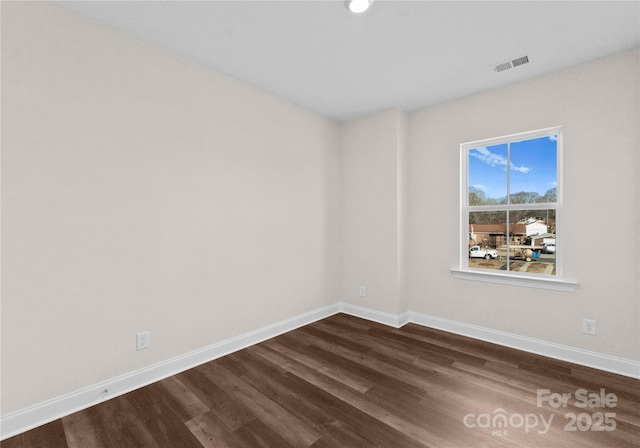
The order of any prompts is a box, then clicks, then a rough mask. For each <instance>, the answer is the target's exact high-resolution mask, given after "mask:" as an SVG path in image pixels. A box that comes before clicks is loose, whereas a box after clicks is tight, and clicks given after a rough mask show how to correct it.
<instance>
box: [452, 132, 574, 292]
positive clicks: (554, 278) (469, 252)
mask: <svg viewBox="0 0 640 448" xmlns="http://www.w3.org/2000/svg"><path fill="white" fill-rule="evenodd" d="M461 153H462V154H461V174H462V179H461V185H462V192H461V219H460V222H461V223H462V227H461V253H460V255H461V257H460V270H458V271H457V273H458V274H459V273H461V272H463V273H473V277H474V279H479V280H485V281H493V280H487V278H493V279H494V280H495V279H496V278H499V279H505V278H508V279H509V280H508V281H506V283H514V279H530V280H533V282H529V283H530V284H531V285H532V286H539V287H549V285H550V284H551V285H554V284H555V286H557V283H558V282H560V283H565V282H563V281H562V264H561V260H562V222H561V217H562V187H561V177H562V176H561V166H562V165H561V162H562V129H561V128H551V129H543V130H540V131H534V132H527V133H522V134H517V135H510V136H506V137H500V138H494V139H489V140H482V141H477V142H471V143H465V144H463V145H461ZM556 248H557V251H556ZM454 276H456V275H455V273H454ZM457 277H464V278H469V276H461V275H457ZM483 277H484V278H483ZM538 280H543V282H542V283H541V282H539V281H538ZM498 282H499V283H505V281H500V280H499V281H498ZM521 283H527V282H526V280H525V281H524V282H521ZM540 285H543V286H540ZM573 285H575V284H573ZM555 286H552V289H562V288H563V287H562V286H561V287H560V288H556V287H555Z"/></svg>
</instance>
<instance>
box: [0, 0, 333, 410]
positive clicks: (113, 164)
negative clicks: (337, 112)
mask: <svg viewBox="0 0 640 448" xmlns="http://www.w3.org/2000/svg"><path fill="white" fill-rule="evenodd" d="M339 181H340V179H339V125H338V124H336V123H334V122H332V121H330V120H327V119H325V118H323V117H320V116H318V115H315V114H312V113H310V112H307V111H306V110H304V109H302V108H300V107H298V106H295V105H292V104H290V103H287V102H285V101H283V100H280V99H278V98H275V97H273V96H271V95H268V94H266V93H263V92H261V91H258V90H257V89H254V88H252V87H249V86H247V85H244V84H242V83H240V82H237V81H234V80H232V79H230V78H227V77H225V76H222V75H220V74H218V73H216V72H214V71H212V70H208V69H205V68H203V67H201V66H198V65H196V64H194V63H192V62H189V61H188V60H186V59H182V58H180V57H178V56H174V55H172V54H169V53H167V52H165V51H162V50H160V49H158V48H156V47H154V46H152V45H148V44H145V43H143V42H141V41H138V40H136V39H134V38H132V37H130V36H128V35H126V34H124V33H121V32H119V31H116V30H114V29H110V28H107V27H105V26H102V25H99V24H97V23H96V22H93V21H91V20H89V19H86V18H84V17H82V16H80V15H77V14H76V13H74V12H71V11H69V10H67V9H65V8H62V7H60V6H58V5H55V4H51V3H33V2H15V3H14V2H8V3H7V2H3V4H2V267H3V272H2V274H3V275H2V276H3V282H2V361H3V362H2V414H3V415H6V414H8V413H11V412H13V411H16V410H19V409H22V408H24V407H27V406H29V405H33V404H37V403H40V402H43V401H45V400H47V399H51V398H54V397H57V396H59V395H62V394H66V393H69V392H72V391H75V390H78V389H80V388H82V387H86V386H90V385H93V384H95V383H98V382H101V381H104V380H107V379H110V378H114V377H116V376H118V375H121V374H125V373H128V372H131V371H134V370H136V369H140V368H142V367H144V366H148V365H151V364H154V363H157V362H160V361H164V360H167V359H169V358H171V357H174V356H178V355H182V354H184V353H187V352H189V351H191V350H195V349H198V348H201V347H204V346H207V345H209V344H213V343H215V342H217V341H221V340H225V339H228V338H231V337H233V336H236V335H239V334H243V333H246V332H248V331H252V330H254V329H256V328H259V327H262V326H265V325H268V324H272V323H274V322H278V321H281V320H283V319H286V318H289V317H291V316H296V315H298V314H301V313H304V312H307V311H310V310H315V309H318V308H320V307H323V306H326V305H327V304H332V303H335V302H336V301H337V300H338V299H339V277H338V272H339V261H340V260H339V256H338V253H339V252H338V250H339V249H338V248H339V242H340V240H339V219H338V216H339V196H338V193H339ZM143 330H148V331H150V334H151V338H150V339H151V348H149V349H148V350H145V351H140V352H136V351H135V334H136V332H139V331H143Z"/></svg>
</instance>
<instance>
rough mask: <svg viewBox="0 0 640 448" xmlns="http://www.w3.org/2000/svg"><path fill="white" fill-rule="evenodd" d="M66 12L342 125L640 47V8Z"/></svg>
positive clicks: (281, 6) (380, 3) (392, 0)
mask: <svg viewBox="0 0 640 448" xmlns="http://www.w3.org/2000/svg"><path fill="white" fill-rule="evenodd" d="M59 3H60V4H63V5H65V6H67V7H69V8H72V9H74V10H76V11H78V12H80V13H82V14H85V15H87V16H90V17H93V18H95V19H97V20H99V21H101V22H104V23H106V24H108V25H111V26H113V27H116V28H119V29H122V30H124V31H126V32H129V33H131V34H133V35H135V36H138V37H139V38H141V39H143V40H146V41H149V42H152V43H154V44H156V45H158V46H160V47H163V48H165V49H168V50H170V51H173V52H175V53H178V54H181V55H183V56H186V57H188V58H191V59H193V60H195V61H197V62H199V63H201V64H202V65H204V66H207V67H210V68H213V69H216V70H218V71H220V72H223V73H226V74H228V75H230V76H232V77H234V78H237V79H240V80H243V81H246V82H248V83H250V84H252V85H254V86H257V87H259V88H261V89H263V90H266V91H268V92H271V93H273V94H275V95H278V96H280V97H282V98H285V99H287V100H290V101H292V102H294V103H297V104H300V105H302V106H304V107H306V108H308V109H311V110H313V111H315V112H317V113H320V114H322V115H325V116H327V117H330V118H333V119H336V120H340V121H342V120H348V119H352V118H355V117H358V116H362V115H365V114H368V113H371V112H374V111H378V110H382V109H386V108H390V107H399V108H401V109H404V110H407V111H411V110H416V109H420V108H423V107H427V106H431V105H434V104H438V103H442V102H445V101H449V100H452V99H455V98H459V97H463V96H466V95H470V94H473V93H477V92H481V91H485V90H488V89H493V88H497V87H500V86H504V85H507V84H510V83H513V82H517V81H521V80H524V79H528V78H532V77H535V76H539V75H541V74H544V73H548V72H552V71H556V70H559V69H562V68H565V67H569V66H572V65H576V64H579V63H582V62H586V61H589V60H593V59H597V58H600V57H603V56H606V55H609V54H613V53H617V52H620V51H623V50H627V49H631V48H634V47H638V46H640V1H627V2H615V1H595V2H588V1H575V2H569V1H535V2H534V1H526V2H525V1H508V2H494V1H487V0H485V1H471V2H466V1H452V0H449V1H401V0H386V1H385V0H377V1H375V2H374V3H373V5H372V7H371V9H370V10H369V11H367V12H366V13H364V14H361V15H354V14H352V13H350V12H348V11H347V9H346V8H345V4H344V2H343V1H341V0H336V1H332V0H324V1H304V0H298V1H270V0H258V1H193V2H192V1H140V2H130V1H83V2H66V1H60V2H59ZM525 55H526V56H528V57H529V61H530V62H529V63H528V64H524V65H521V66H518V67H515V68H512V69H509V70H505V71H502V72H496V71H494V67H495V65H496V64H498V63H501V62H504V61H508V60H513V59H516V58H519V57H521V56H525Z"/></svg>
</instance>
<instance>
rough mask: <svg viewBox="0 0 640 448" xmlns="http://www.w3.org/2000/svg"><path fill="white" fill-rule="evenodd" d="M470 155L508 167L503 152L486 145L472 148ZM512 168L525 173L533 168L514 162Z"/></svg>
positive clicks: (494, 164) (491, 164) (483, 161)
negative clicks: (495, 150) (496, 152)
mask: <svg viewBox="0 0 640 448" xmlns="http://www.w3.org/2000/svg"><path fill="white" fill-rule="evenodd" d="M469 155H470V156H472V157H475V158H476V159H478V160H480V161H481V162H482V163H484V164H486V165H489V166H499V167H503V168H504V169H505V170H506V169H507V164H508V162H507V158H506V157H505V156H503V155H501V154H495V153H493V152H491V151H489V150H488V149H487V148H485V147H480V148H474V149H471V150H470V151H469ZM511 169H512V170H513V171H519V172H521V173H524V174H526V173H528V172H529V171H531V168H529V167H527V166H516V165H514V164H513V163H512V164H511Z"/></svg>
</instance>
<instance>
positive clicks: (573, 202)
mask: <svg viewBox="0 0 640 448" xmlns="http://www.w3.org/2000/svg"><path fill="white" fill-rule="evenodd" d="M638 55H639V52H638V50H635V51H630V52H626V53H623V54H619V55H615V56H612V57H609V58H606V59H602V60H598V61H594V62H591V63H588V64H584V65H580V66H576V67H573V68H570V69H568V70H564V71H561V72H557V73H553V74H550V75H547V76H543V77H540V78H537V79H533V80H530V81H526V82H522V83H518V84H515V85H512V86H509V87H506V88H502V89H498V90H492V91H488V92H485V93H482V94H479V95H474V96H471V97H468V98H464V99H461V100H458V101H453V102H450V103H447V104H443V105H440V106H437V107H432V108H429V109H426V110H423V111H420V112H416V113H413V114H411V115H410V118H409V157H408V166H409V172H408V182H409V190H408V193H407V194H408V198H409V202H408V211H409V215H408V226H409V244H408V257H409V258H408V260H409V297H410V300H411V302H410V306H409V307H410V309H411V310H412V311H416V312H420V313H424V314H427V315H430V316H435V317H439V318H444V319H451V320H454V321H458V322H462V323H466V324H470V325H477V326H481V327H485V328H490V329H494V330H498V331H504V332H508V333H513V334H517V335H521V336H525V337H531V338H535V339H539V340H543V341H549V342H553V343H556V344H561V345H566V346H570V347H575V348H579V349H584V350H589V351H593V352H599V353H603V354H608V355H611V356H617V357H622V358H626V359H632V360H638V359H639V357H640V345H639V344H640V299H639V297H640V286H639V281H638V272H639V268H640V265H639V261H638V260H640V257H639V256H638V254H639V249H640V248H639V245H638V231H639V226H638V222H640V221H639V219H640V215H639V208H638V205H639V191H638V189H639V186H640V184H639V181H638V169H639V168H640V165H639V154H640V150H639V149H640V146H639V143H640V142H639V138H640V137H639V133H638V127H639V123H640V116H639V98H640V97H639V92H638V86H639V84H640V83H639V81H640V79H639V69H638V67H639V65H638V63H639V60H638ZM558 125H561V126H564V185H565V188H564V203H565V208H564V236H563V240H562V241H563V244H564V246H563V247H559V249H560V250H563V254H564V256H565V258H564V271H565V277H566V278H567V279H569V280H576V281H578V284H579V285H578V289H577V291H576V292H574V293H562V292H553V291H544V290H540V289H526V288H521V287H514V286H505V285H495V284H488V283H479V282H471V281H464V280H455V279H453V278H452V277H451V275H450V273H449V270H450V268H454V267H457V266H458V252H457V248H458V246H459V241H460V237H459V232H458V228H459V208H458V207H459V206H458V204H459V189H460V181H459V174H458V173H459V165H460V149H459V148H460V144H461V143H464V142H469V141H473V140H478V139H483V138H491V137H499V136H503V135H508V134H513V133H517V132H523V131H529V130H536V129H542V128H547V127H552V126H558ZM434 235H437V236H436V237H434ZM583 318H590V319H595V320H596V321H597V335H596V336H590V335H585V334H583V333H582V319H583Z"/></svg>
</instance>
